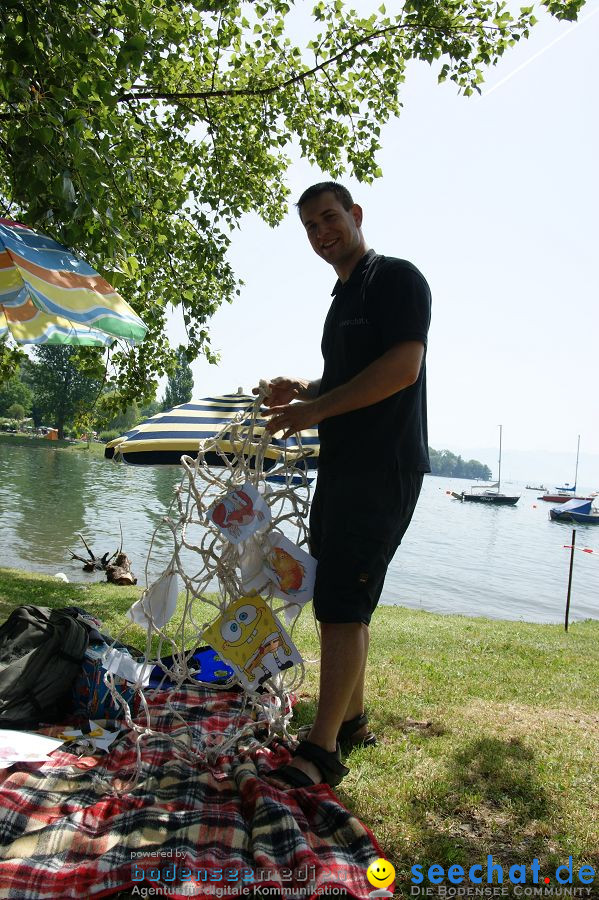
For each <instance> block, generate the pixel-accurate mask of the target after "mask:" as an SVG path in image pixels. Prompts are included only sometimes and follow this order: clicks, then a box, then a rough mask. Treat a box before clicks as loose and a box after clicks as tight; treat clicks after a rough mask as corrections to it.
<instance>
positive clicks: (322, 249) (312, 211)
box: [300, 191, 365, 280]
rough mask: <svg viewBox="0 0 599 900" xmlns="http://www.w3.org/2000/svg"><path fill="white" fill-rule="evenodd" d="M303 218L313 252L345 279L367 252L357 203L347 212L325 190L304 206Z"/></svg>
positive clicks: (360, 211) (302, 209) (302, 210)
mask: <svg viewBox="0 0 599 900" xmlns="http://www.w3.org/2000/svg"><path fill="white" fill-rule="evenodd" d="M300 217H301V220H302V223H303V225H304V228H305V229H306V233H307V235H308V240H309V241H310V244H311V245H312V249H313V250H314V252H315V253H317V254H318V256H320V257H321V259H324V260H325V262H328V263H329V264H330V265H332V266H333V267H334V268H335V271H336V272H337V274H338V275H339V277H340V278H341V279H342V280H343V279H344V275H345V272H346V270H347V269H348V267H349V271H348V272H347V275H349V274H350V273H351V270H352V269H353V267H354V266H355V264H356V263H357V262H358V260H359V259H360V257H361V256H362V255H363V254H364V252H365V247H364V239H363V237H362V232H361V230H360V226H361V225H362V210H361V208H360V207H359V206H358V205H357V204H356V203H354V205H353V206H352V207H351V209H349V210H347V209H344V207H343V205H342V203H341V202H340V201H339V200H338V199H337V197H336V196H335V194H333V193H332V192H331V191H325V192H323V193H322V194H318V196H316V197H313V198H312V199H311V200H306V202H305V203H303V204H302V208H301V211H300Z"/></svg>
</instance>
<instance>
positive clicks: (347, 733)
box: [297, 713, 376, 753]
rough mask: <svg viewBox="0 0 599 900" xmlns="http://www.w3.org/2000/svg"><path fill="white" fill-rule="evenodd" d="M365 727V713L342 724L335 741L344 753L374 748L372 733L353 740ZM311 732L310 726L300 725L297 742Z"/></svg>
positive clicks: (366, 723) (368, 732)
mask: <svg viewBox="0 0 599 900" xmlns="http://www.w3.org/2000/svg"><path fill="white" fill-rule="evenodd" d="M365 725H368V716H367V715H366V713H361V714H360V715H359V716H355V717H354V718H353V719H348V721H347V722H343V723H342V725H341V728H340V729H339V731H338V732H337V740H338V741H339V745H340V747H341V749H342V750H343V752H344V753H349V752H350V751H351V750H353V749H354V748H356V747H374V746H375V744H376V735H375V734H373V733H372V731H367V732H366V734H365V735H364V737H359V738H354V734H355V733H356V732H357V731H359V730H360V729H361V728H364V726H365ZM311 730H312V725H302V727H301V728H299V729H298V732H297V736H298V738H299V740H305V739H306V738H307V737H308V735H309V734H310V731H311Z"/></svg>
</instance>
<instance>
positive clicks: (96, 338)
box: [0, 219, 147, 347]
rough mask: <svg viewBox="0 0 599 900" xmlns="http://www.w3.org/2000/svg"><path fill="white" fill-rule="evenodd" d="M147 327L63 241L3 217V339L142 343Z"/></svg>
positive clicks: (0, 284) (0, 315) (0, 253)
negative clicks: (6, 336)
mask: <svg viewBox="0 0 599 900" xmlns="http://www.w3.org/2000/svg"><path fill="white" fill-rule="evenodd" d="M146 331H147V328H146V326H145V325H144V323H143V322H142V320H141V319H140V318H139V316H137V315H136V314H135V313H134V312H133V310H132V309H131V307H130V306H129V304H128V303H126V302H125V301H124V300H123V298H122V297H121V296H120V295H119V294H117V292H116V291H115V290H114V288H113V287H111V286H110V285H109V284H108V282H107V281H105V280H104V278H102V276H101V275H99V274H98V273H97V272H96V270H95V269H92V267H91V266H89V265H88V264H87V263H86V262H84V261H83V260H81V259H78V258H77V257H76V256H75V255H74V254H73V253H71V252H70V250H68V249H67V248H66V247H63V246H62V244H57V243H56V241H54V240H52V238H49V237H46V236H45V235H43V234H39V233H38V232H36V231H33V230H32V229H31V228H28V227H27V226H26V225H21V224H19V223H18V222H12V221H9V220H8V219H0V338H2V337H4V336H5V335H6V334H7V333H10V334H11V335H12V337H13V338H14V339H15V341H16V342H17V343H18V344H87V345H91V346H95V347H103V346H107V345H109V344H111V343H112V342H113V341H114V340H115V338H123V339H124V340H126V341H130V342H131V343H138V342H139V341H142V340H143V339H144V337H145V334H146Z"/></svg>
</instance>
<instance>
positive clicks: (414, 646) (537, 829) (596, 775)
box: [0, 569, 599, 898]
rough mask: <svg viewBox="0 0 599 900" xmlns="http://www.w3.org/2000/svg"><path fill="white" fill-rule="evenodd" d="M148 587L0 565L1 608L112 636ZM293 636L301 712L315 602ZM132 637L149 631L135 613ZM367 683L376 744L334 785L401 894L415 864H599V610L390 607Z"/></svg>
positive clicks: (312, 651)
mask: <svg viewBox="0 0 599 900" xmlns="http://www.w3.org/2000/svg"><path fill="white" fill-rule="evenodd" d="M138 595H139V589H137V588H119V587H113V586H109V585H105V584H94V585H89V586H88V585H86V586H81V587H77V586H74V585H67V584H62V583H60V582H57V581H56V580H55V579H53V578H46V577H42V576H37V575H29V574H26V573H23V572H17V571H14V570H7V569H0V613H2V617H3V618H4V617H6V615H7V614H8V613H9V612H10V611H11V609H13V608H14V607H15V606H18V605H20V604H23V603H33V604H37V605H46V606H61V605H68V604H73V603H76V604H77V605H80V606H83V607H85V608H87V609H89V610H90V611H91V612H93V613H95V614H96V615H97V616H98V617H99V618H101V619H102V620H103V621H104V622H105V626H106V628H107V630H109V631H110V632H111V633H112V634H115V635H116V634H117V633H118V632H120V631H121V629H122V628H123V627H124V626H125V624H126V623H125V619H124V612H125V610H126V609H127V608H128V607H129V605H130V604H131V602H132V600H133V599H134V598H135V597H137V596H138ZM209 617H210V616H207V618H209ZM200 621H202V620H201V619H200ZM178 622H180V619H179V620H175V621H174V623H173V627H174V628H175V627H177V624H178ZM294 639H295V641H296V643H297V645H298V647H299V649H300V650H301V652H302V655H303V656H304V658H305V659H306V660H308V662H307V664H306V680H305V682H304V685H303V686H302V689H301V694H300V699H299V703H298V704H297V706H296V714H295V718H294V721H297V724H298V725H301V724H305V723H306V722H309V721H310V720H311V718H312V716H313V714H314V707H315V701H316V693H317V675H318V666H317V663H316V662H310V661H309V660H315V659H316V657H317V655H318V641H317V637H316V634H315V630H314V626H313V623H312V617H311V614H310V613H309V612H306V613H304V614H303V616H302V617H301V619H300V621H299V623H298V626H297V628H296V630H295V632H294ZM126 640H127V642H128V643H132V644H136V645H137V646H139V647H140V648H141V647H143V646H144V634H143V632H142V631H141V630H140V629H138V628H137V627H135V626H130V628H129V631H128V632H127V634H126ZM368 695H369V698H370V703H369V707H370V708H369V712H370V718H371V726H372V728H373V730H374V731H375V732H376V733H377V735H378V737H379V744H378V746H377V747H375V748H370V749H363V750H354V751H353V753H352V754H351V756H350V758H349V765H350V767H351V772H350V775H349V776H348V777H347V778H346V779H345V780H344V782H343V784H342V785H341V787H340V788H339V789H338V795H339V798H340V800H341V801H342V802H343V803H344V804H345V805H346V806H347V807H348V808H349V809H351V810H352V812H354V813H355V814H356V815H357V816H358V818H359V819H361V820H362V822H364V823H365V824H366V825H367V826H368V827H369V828H370V829H372V831H373V832H374V834H375V836H376V838H377V840H378V842H379V844H380V846H381V849H382V850H383V853H384V855H385V856H386V857H387V858H388V859H389V860H390V861H391V862H392V863H393V864H394V866H395V867H396V870H397V882H396V892H397V893H398V894H399V896H402V897H406V898H407V897H409V896H410V879H411V874H410V868H411V866H412V865H414V864H417V863H418V864H421V865H422V866H423V871H426V869H427V868H428V867H429V866H430V865H431V864H433V863H438V864H440V865H442V866H443V867H444V868H445V870H447V868H448V867H449V866H450V865H453V864H458V865H461V866H463V867H464V868H468V867H469V866H471V865H474V864H475V863H479V862H483V863H484V862H485V861H486V856H487V854H489V853H490V854H492V855H493V858H494V861H495V862H498V863H500V864H501V865H502V866H503V867H504V871H505V872H507V867H509V866H511V865H514V864H516V863H521V864H526V865H527V866H530V863H531V862H532V860H533V858H535V857H537V858H538V859H539V861H540V864H541V870H540V871H541V874H542V875H543V874H550V873H552V872H553V871H554V870H555V868H556V866H557V865H560V864H562V863H565V862H567V858H568V856H570V855H571V856H572V857H573V858H574V865H575V867H576V868H578V867H580V866H581V865H583V864H584V863H586V864H590V865H592V866H594V868H595V870H596V871H598V870H599V752H598V748H599V621H587V622H582V623H578V624H575V625H573V626H570V631H569V632H568V633H567V634H566V633H565V632H564V630H563V627H561V626H554V625H531V624H523V623H518V622H500V621H492V620H487V619H471V618H466V617H462V616H440V615H433V614H431V613H424V612H415V611H411V610H406V609H403V608H398V607H393V608H392V607H380V608H379V610H378V611H377V614H376V615H375V617H374V619H373V625H372V640H371V655H370V661H369V671H368ZM528 871H529V873H530V869H529V870H528ZM529 878H530V875H529ZM596 880H597V879H596ZM529 883H530V882H529ZM552 883H553V884H555V880H554V879H552ZM504 886H505V885H504ZM510 890H511V888H509V886H508V894H507V896H511V894H510V893H509V891H510ZM592 890H595V891H596V890H597V884H595V885H594V886H593V888H592ZM585 896H593V894H590V895H585Z"/></svg>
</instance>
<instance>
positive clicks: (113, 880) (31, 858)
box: [0, 686, 382, 900]
mask: <svg viewBox="0 0 599 900" xmlns="http://www.w3.org/2000/svg"><path fill="white" fill-rule="evenodd" d="M166 696H167V695H166V694H164V693H161V694H158V695H157V696H156V697H155V699H154V700H152V701H150V704H151V711H152V727H153V728H154V729H155V730H157V731H160V732H161V733H164V734H168V733H169V731H171V730H173V729H174V728H176V727H178V726H179V725H180V720H179V722H177V720H176V719H175V717H174V714H173V713H172V712H170V711H169V710H168V709H167V708H166V707H165V705H164V702H165V698H166ZM169 696H170V701H171V705H172V706H173V707H174V709H175V710H177V711H178V712H179V713H180V715H181V716H182V717H183V718H184V719H185V720H186V721H187V722H188V723H189V724H190V725H191V727H192V734H193V736H194V742H195V739H197V740H198V741H200V740H201V736H202V734H203V735H204V736H205V734H206V732H213V731H220V732H225V731H226V730H227V729H233V728H239V727H241V726H243V724H244V723H245V722H248V721H250V713H249V712H244V710H243V707H242V701H241V696H240V694H236V693H230V692H226V693H225V692H220V693H209V694H208V693H200V689H199V688H197V687H195V686H194V687H189V688H185V689H183V690H180V691H178V692H177V693H175V694H170V695H169ZM136 721H138V722H139V723H140V724H142V722H143V720H142V718H141V717H140V718H138V719H137V720H136ZM141 746H142V763H143V777H142V778H141V780H140V782H139V784H138V786H137V787H136V788H134V789H133V790H132V791H131V792H130V793H125V794H124V795H123V796H120V797H115V796H113V795H112V794H111V793H107V792H106V790H105V787H104V786H103V784H102V781H103V780H104V779H106V778H107V777H108V778H109V779H111V780H112V779H114V778H121V779H122V778H127V777H130V775H131V774H132V772H133V771H134V765H135V761H136V754H135V749H134V746H133V743H132V740H131V737H130V735H129V732H127V731H125V732H123V733H122V735H121V736H120V737H119V738H118V739H117V741H116V742H115V743H114V744H113V745H112V747H111V749H110V751H109V753H107V754H99V755H97V756H94V757H81V758H78V757H76V756H74V755H72V754H69V753H64V752H59V751H56V752H55V753H54V754H53V755H52V758H51V761H48V762H44V763H17V764H15V765H13V766H12V767H11V768H9V769H4V770H0V843H1V857H0V897H2V898H10V900H90V898H95V897H108V896H110V895H112V894H116V893H118V892H119V891H123V890H125V889H126V888H128V889H129V890H130V891H131V895H132V896H133V897H135V896H136V895H137V896H141V897H143V896H170V897H176V898H184V897H185V898H186V897H207V898H208V897H219V896H220V897H235V896H244V895H245V896H250V897H251V896H253V895H255V894H257V895H259V894H260V890H259V888H263V890H262V893H263V895H267V896H277V895H278V894H277V892H275V890H274V888H275V886H278V887H279V889H280V896H282V897H300V898H310V897H312V896H314V895H315V894H317V893H318V891H319V889H320V894H321V895H322V894H324V895H326V893H330V894H337V896H338V895H339V893H340V888H344V889H345V890H346V891H347V895H348V896H350V897H356V898H360V900H362V898H366V897H367V896H368V894H369V891H370V889H371V888H370V885H369V884H368V882H367V880H366V869H367V867H368V866H369V865H370V863H371V862H373V861H374V860H375V859H377V858H378V857H380V856H382V853H381V851H380V849H379V847H378V846H377V844H376V841H375V839H374V837H373V836H372V834H371V833H370V832H369V831H368V829H367V828H365V827H364V826H363V825H362V824H361V823H360V822H359V821H358V820H357V819H356V818H355V817H354V816H353V815H352V814H351V813H350V812H348V810H347V809H345V807H344V806H342V804H341V803H339V801H338V800H337V798H336V797H335V795H334V793H333V792H332V791H331V789H330V788H328V787H326V786H321V785H319V786H318V787H314V788H310V789H295V790H294V789H291V790H286V791H282V790H278V789H277V788H275V787H274V786H273V785H272V784H271V783H270V782H269V781H267V780H266V779H265V777H264V776H265V775H266V773H267V772H269V771H270V770H271V769H272V768H274V767H275V766H278V765H280V764H282V763H284V762H286V761H287V759H288V758H289V752H288V750H287V748H286V747H285V745H284V744H283V743H280V742H279V743H276V744H274V745H272V747H271V748H267V749H262V748H258V749H255V750H253V751H248V752H247V753H246V754H245V755H242V756H239V755H236V756H234V757H233V756H232V757H229V758H226V759H224V760H222V759H221V760H220V761H219V768H218V769H217V770H214V771H211V770H209V769H207V768H206V767H203V766H200V765H198V764H193V763H191V762H187V761H185V760H181V759H180V758H178V757H177V756H176V755H175V754H174V753H173V745H172V743H171V741H170V740H169V739H168V738H167V737H164V738H163V737H160V736H158V737H150V738H147V739H144V740H143V743H142V745H141ZM150 889H152V890H150ZM332 889H333V890H332ZM127 896H129V894H127Z"/></svg>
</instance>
